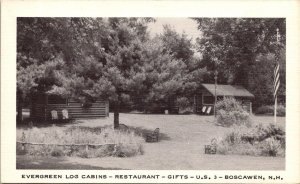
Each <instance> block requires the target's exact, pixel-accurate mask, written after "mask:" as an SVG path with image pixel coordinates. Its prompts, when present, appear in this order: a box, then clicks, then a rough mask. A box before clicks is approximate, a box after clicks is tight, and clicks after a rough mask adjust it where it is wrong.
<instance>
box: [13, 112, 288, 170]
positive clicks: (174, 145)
mask: <svg viewBox="0 0 300 184" xmlns="http://www.w3.org/2000/svg"><path fill="white" fill-rule="evenodd" d="M213 121H214V117H213V116H199V115H149V114H147V115H145V114H120V123H122V124H125V125H127V126H128V127H135V128H137V129H141V130H146V131H150V130H154V129H155V128H160V133H161V139H160V141H159V142H157V143H146V142H145V143H144V145H143V147H144V154H143V155H139V156H134V157H129V158H118V157H103V158H89V159H86V158H80V157H58V158H56V157H47V158H44V157H38V158H36V157H33V156H27V155H17V169H133V170H143V169H147V170H152V169H153V170H174V169H175V170H177V169H178V170H240V169H242V170H284V169H285V158H284V157H253V156H241V155H206V154H204V145H205V144H209V143H210V141H211V139H212V138H217V139H218V138H220V137H221V136H223V135H224V134H225V133H226V132H228V131H230V129H231V128H225V127H221V126H216V125H215V124H213ZM254 121H255V122H260V123H263V124H266V123H272V121H273V117H272V116H255V117H254ZM277 121H278V124H283V125H284V124H285V117H278V118H277ZM112 124H113V114H110V116H109V118H105V119H92V120H79V121H77V122H75V123H72V124H62V125H58V126H61V128H66V127H68V126H74V125H75V126H88V127H99V126H101V127H102V126H105V125H112ZM23 128H25V127H22V128H21V127H19V128H18V130H19V131H20V130H22V129H23ZM41 128H47V126H46V127H41Z"/></svg>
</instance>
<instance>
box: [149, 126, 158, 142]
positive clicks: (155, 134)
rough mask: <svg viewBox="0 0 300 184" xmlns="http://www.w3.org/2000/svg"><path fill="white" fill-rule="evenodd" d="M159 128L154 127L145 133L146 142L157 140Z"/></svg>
mask: <svg viewBox="0 0 300 184" xmlns="http://www.w3.org/2000/svg"><path fill="white" fill-rule="evenodd" d="M158 139H159V128H156V129H155V130H154V131H153V132H151V133H149V134H147V135H146V142H158Z"/></svg>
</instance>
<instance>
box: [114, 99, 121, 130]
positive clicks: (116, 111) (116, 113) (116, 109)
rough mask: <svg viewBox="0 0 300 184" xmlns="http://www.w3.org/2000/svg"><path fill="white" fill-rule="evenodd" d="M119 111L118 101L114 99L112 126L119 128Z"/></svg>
mask: <svg viewBox="0 0 300 184" xmlns="http://www.w3.org/2000/svg"><path fill="white" fill-rule="evenodd" d="M119 111H120V101H116V102H115V104H114V128H115V129H116V128H119V124H120V123H119Z"/></svg>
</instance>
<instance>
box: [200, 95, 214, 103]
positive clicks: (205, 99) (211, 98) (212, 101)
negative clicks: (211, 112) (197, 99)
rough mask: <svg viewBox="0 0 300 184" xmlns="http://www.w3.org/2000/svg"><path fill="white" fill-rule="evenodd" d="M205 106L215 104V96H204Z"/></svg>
mask: <svg viewBox="0 0 300 184" xmlns="http://www.w3.org/2000/svg"><path fill="white" fill-rule="evenodd" d="M203 104H214V97H213V96H203Z"/></svg>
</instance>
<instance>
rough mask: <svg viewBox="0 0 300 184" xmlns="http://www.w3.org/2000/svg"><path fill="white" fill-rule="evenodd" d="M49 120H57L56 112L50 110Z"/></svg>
mask: <svg viewBox="0 0 300 184" xmlns="http://www.w3.org/2000/svg"><path fill="white" fill-rule="evenodd" d="M51 119H52V120H57V119H58V115H57V111H56V110H52V111H51Z"/></svg>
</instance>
